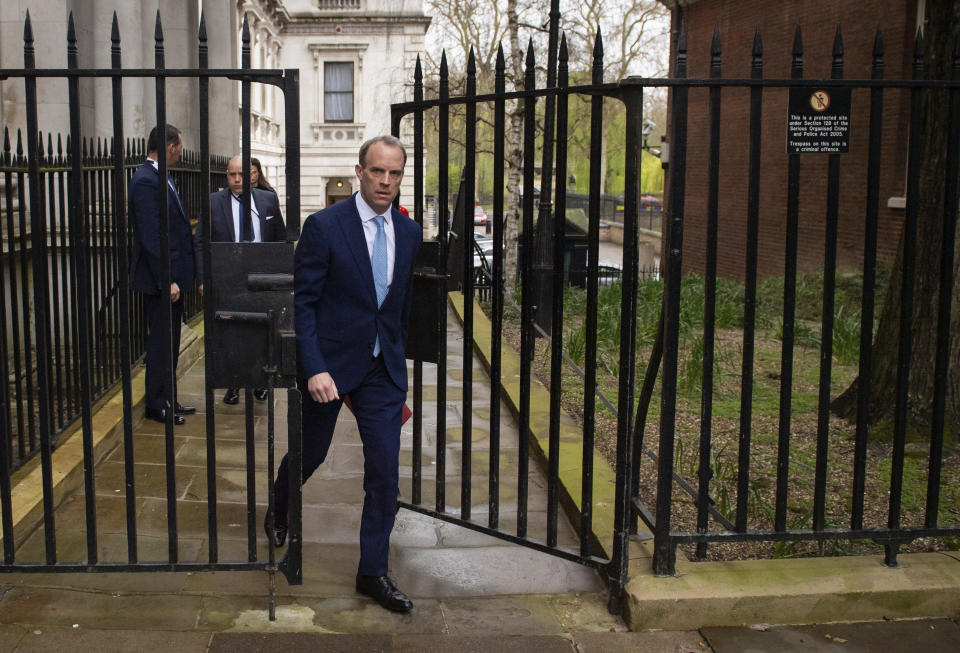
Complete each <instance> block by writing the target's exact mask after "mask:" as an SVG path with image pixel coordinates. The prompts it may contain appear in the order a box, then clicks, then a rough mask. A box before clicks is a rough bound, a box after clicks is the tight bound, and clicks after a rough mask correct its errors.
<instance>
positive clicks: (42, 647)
mask: <svg viewBox="0 0 960 653" xmlns="http://www.w3.org/2000/svg"><path fill="white" fill-rule="evenodd" d="M210 637H211V636H210V633H190V632H162V631H138V630H87V629H84V628H72V627H71V628H48V627H44V628H42V629H35V630H33V631H29V632H27V634H26V635H24V636H23V638H22V639H21V640H20V642H19V644H18V645H17V646H16V647H15V648H9V649H8V648H3V649H0V650H4V651H10V652H11V653H63V651H78V652H82V651H96V652H97V653H130V652H131V651H176V652H177V653H205V651H207V647H208V646H209V644H210Z"/></svg>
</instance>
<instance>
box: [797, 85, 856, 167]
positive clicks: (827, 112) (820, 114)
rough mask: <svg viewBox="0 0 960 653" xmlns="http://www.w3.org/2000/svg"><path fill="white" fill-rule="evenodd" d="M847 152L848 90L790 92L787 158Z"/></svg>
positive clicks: (815, 89) (848, 141)
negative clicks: (798, 155)
mask: <svg viewBox="0 0 960 653" xmlns="http://www.w3.org/2000/svg"><path fill="white" fill-rule="evenodd" d="M849 151H850V89H849V88H830V89H817V88H813V89H811V88H809V87H808V88H791V89H790V107H789V116H788V117H787V154H807V153H825V154H841V153H845V152H849Z"/></svg>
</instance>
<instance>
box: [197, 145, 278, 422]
mask: <svg viewBox="0 0 960 653" xmlns="http://www.w3.org/2000/svg"><path fill="white" fill-rule="evenodd" d="M242 163H243V158H242V157H241V156H240V155H239V154H238V155H236V156H235V157H233V158H232V159H230V161H229V162H228V163H227V188H224V189H223V190H219V191H217V192H216V193H210V225H211V231H212V234H211V239H212V241H213V242H228V243H239V242H241V241H243V240H244V234H243V225H242V223H243V203H242V194H243V172H242V170H241V167H242ZM250 218H251V225H250V226H251V227H252V228H253V233H252V234H249V235H247V238H246V240H248V241H250V242H254V243H280V242H283V241H284V240H286V239H287V231H286V228H285V227H284V225H283V216H282V215H281V214H280V203H279V202H278V200H277V195H276V193H273V192H271V191H266V190H260V189H257V188H252V187H251V188H250ZM204 235H205V233H204V229H203V220H202V219H201V220H200V222H199V223H198V224H197V232H196V234H194V236H193V239H194V251H195V252H196V259H197V279H198V283H199V284H200V291H201V292H203V237H204ZM253 394H254V396H255V397H256V398H257V400H258V401H263V400H264V399H266V398H267V390H266V388H257V389H256V390H254V391H253ZM239 401H240V392H239V391H238V390H237V388H227V392H226V393H225V394H224V395H223V402H224V403H227V404H236V403H237V402H239Z"/></svg>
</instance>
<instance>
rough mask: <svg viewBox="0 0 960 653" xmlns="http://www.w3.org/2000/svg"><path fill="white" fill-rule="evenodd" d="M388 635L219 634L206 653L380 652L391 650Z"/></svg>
mask: <svg viewBox="0 0 960 653" xmlns="http://www.w3.org/2000/svg"><path fill="white" fill-rule="evenodd" d="M390 642H391V638H390V636H389V635H313V634H309V633H257V634H251V635H239V634H233V633H222V634H219V635H215V636H214V637H213V640H212V641H211V642H210V648H209V649H208V650H209V653H276V651H283V652H284V653H380V652H382V651H390V650H392V648H391V643H390Z"/></svg>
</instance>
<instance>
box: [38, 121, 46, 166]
mask: <svg viewBox="0 0 960 653" xmlns="http://www.w3.org/2000/svg"><path fill="white" fill-rule="evenodd" d="M37 156H38V157H39V158H40V163H41V165H42V164H43V163H44V161H45V159H46V157H45V156H44V151H43V132H42V131H39V130H38V131H37Z"/></svg>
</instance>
